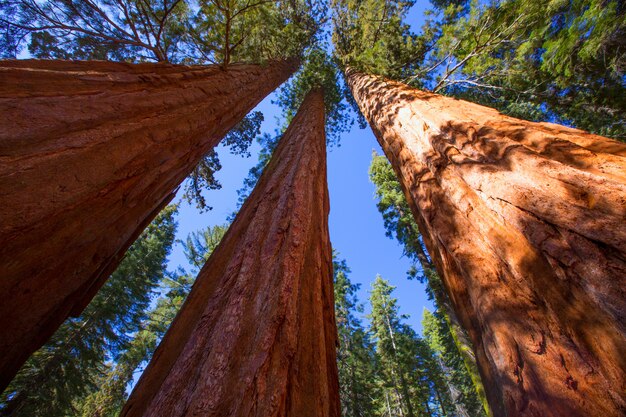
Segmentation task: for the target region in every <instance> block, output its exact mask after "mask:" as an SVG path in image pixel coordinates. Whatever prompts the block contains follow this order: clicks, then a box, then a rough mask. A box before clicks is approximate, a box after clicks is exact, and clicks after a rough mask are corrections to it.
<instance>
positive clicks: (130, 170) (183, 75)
mask: <svg viewBox="0 0 626 417" xmlns="http://www.w3.org/2000/svg"><path fill="white" fill-rule="evenodd" d="M294 69H295V62H293V61H291V62H286V61H277V62H273V63H271V64H269V65H267V66H258V65H231V66H230V67H229V68H228V69H227V70H224V69H222V68H220V67H217V66H212V67H199V66H197V67H187V66H175V65H159V64H138V65H132V64H124V63H112V62H63V61H7V62H4V63H3V64H2V72H3V76H2V79H1V81H0V108H1V111H2V114H3V117H5V118H6V120H12V121H13V122H12V123H11V124H3V125H2V127H1V128H0V129H1V130H0V138H1V140H0V154H1V155H2V165H0V194H1V195H2V200H3V204H2V206H1V208H0V223H1V224H2V226H1V228H0V242H2V245H1V247H0V264H2V268H3V279H2V281H1V282H0V294H1V295H2V297H3V298H4V299H5V302H3V303H2V305H1V307H0V317H1V319H0V329H1V335H2V336H1V337H0V353H1V354H0V358H1V359H0V375H1V377H0V386H5V385H6V383H8V381H9V380H10V379H11V377H12V376H13V375H14V373H15V371H16V370H17V369H18V368H19V366H20V364H21V363H22V362H23V361H24V360H25V359H26V358H27V357H28V355H29V354H30V353H31V352H32V351H34V350H35V349H36V348H38V347H39V346H40V345H41V344H42V343H43V342H44V341H45V340H46V339H47V338H48V337H49V336H50V334H51V333H52V332H53V331H54V330H55V329H56V328H57V327H58V325H59V324H60V323H61V322H62V321H63V320H64V319H65V318H66V317H67V316H68V315H69V314H79V313H80V312H81V311H82V309H83V308H84V306H85V305H86V304H87V303H88V302H89V300H90V299H91V298H92V297H93V296H94V294H95V293H96V292H97V291H98V289H99V288H100V286H101V285H102V283H103V282H104V280H105V279H106V278H107V277H108V276H109V274H110V273H111V272H112V271H113V270H114V269H115V267H116V266H117V264H118V263H119V260H120V259H121V257H122V256H123V254H124V252H125V251H126V249H127V248H128V246H129V245H130V244H131V243H132V242H133V241H134V240H135V238H136V237H137V235H138V234H139V233H140V232H141V231H142V230H143V228H144V227H145V226H146V225H147V224H148V223H149V222H150V221H151V220H152V218H153V217H154V216H155V215H156V214H157V213H158V212H159V210H160V209H161V208H163V206H164V205H165V204H167V202H168V201H169V200H170V199H171V198H172V197H173V193H174V191H175V189H176V187H177V186H178V185H179V184H180V183H181V182H182V181H183V179H184V178H185V177H186V176H187V175H189V173H190V172H191V171H192V170H193V168H194V167H195V165H196V164H197V163H198V161H200V159H201V158H202V157H203V156H204V155H205V154H206V153H207V152H208V151H209V150H211V149H212V148H213V147H214V146H215V145H216V144H217V143H218V141H219V140H220V139H221V138H222V137H223V136H224V135H225V134H226V132H228V130H229V129H230V128H232V127H233V126H234V125H235V124H236V123H237V122H239V120H241V119H242V118H243V117H244V116H245V115H246V113H248V112H249V111H250V109H251V108H252V107H254V106H255V105H256V104H257V103H258V102H259V101H260V100H261V99H262V98H263V97H265V95H267V94H268V93H269V92H270V91H272V90H273V89H274V88H276V87H277V86H278V85H279V84H280V83H281V82H283V81H284V80H285V79H286V78H287V77H288V76H289V75H290V74H291V72H293V71H294Z"/></svg>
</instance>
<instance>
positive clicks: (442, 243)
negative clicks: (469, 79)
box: [347, 70, 626, 416]
mask: <svg viewBox="0 0 626 417" xmlns="http://www.w3.org/2000/svg"><path fill="white" fill-rule="evenodd" d="M347 78H348V83H349V85H350V87H351V90H352V93H353V95H354V98H355V100H356V101H357V103H358V104H359V106H360V108H361V111H362V112H363V114H364V115H365V117H366V118H367V119H368V121H369V123H370V125H371V126H372V128H373V130H374V133H375V134H376V136H377V138H378V140H379V142H380V144H381V146H382V147H383V149H384V151H385V154H386V156H387V157H388V158H389V160H390V161H391V163H392V165H393V167H394V170H395V171H396V174H397V175H398V178H399V179H400V181H401V183H402V186H403V190H404V191H405V195H406V196H407V200H408V201H409V204H410V206H411V209H412V212H413V215H414V217H415V220H416V222H417V224H418V226H419V230H420V232H421V233H422V236H423V238H424V242H425V244H426V247H427V248H428V251H429V253H430V254H431V256H432V259H433V262H434V263H435V265H436V267H437V270H438V271H439V272H440V275H441V277H442V280H443V282H444V285H445V287H446V290H447V292H448V294H449V295H450V298H451V300H452V302H453V305H454V307H455V311H456V312H457V314H458V316H459V318H460V320H461V322H462V323H463V325H464V327H465V328H466V329H467V330H468V332H469V334H470V337H471V339H472V341H473V342H474V346H475V349H476V357H477V360H478V364H479V367H480V371H481V375H482V377H483V382H484V384H485V388H486V391H487V396H488V399H489V402H490V405H491V408H492V411H493V412H494V414H495V415H496V416H504V415H507V416H525V415H537V414H539V415H543V416H557V415H571V416H579V415H580V416H582V415H607V416H617V415H619V414H621V412H622V411H623V409H624V407H625V406H626V399H625V398H624V396H623V391H622V389H621V387H624V384H625V383H626V382H625V380H624V375H626V372H624V371H625V370H626V363H625V359H624V358H626V352H625V348H624V347H625V346H626V343H625V340H624V339H625V338H624V335H625V329H624V325H623V323H624V322H625V320H624V316H623V314H624V311H626V306H625V305H624V297H621V296H620V294H622V293H623V290H624V289H623V282H624V280H623V278H624V277H625V276H626V263H625V262H624V259H625V258H626V248H625V247H624V242H625V241H626V230H625V229H624V227H623V219H624V218H625V216H626V204H625V201H626V184H625V183H626V176H625V174H624V173H625V172H626V158H625V157H626V146H624V145H623V144H621V143H619V142H616V141H613V140H610V139H607V138H603V137H600V136H595V135H591V134H588V133H586V132H583V131H580V130H575V129H570V128H566V127H563V126H559V125H554V124H549V123H532V122H526V121H523V120H519V119H514V118H511V117H507V116H503V115H502V114H500V113H498V112H497V111H494V110H492V109H490V108H487V107H483V106H480V105H476V104H472V103H468V102H465V101H462V100H455V99H452V98H447V97H443V96H439V95H436V94H430V93H425V92H422V91H419V90H416V89H412V88H410V87H408V86H406V85H404V84H401V83H398V82H393V81H389V80H383V79H381V78H377V77H374V76H370V75H366V74H363V73H359V72H356V71H350V70H348V71H347ZM520 312H524V314H520Z"/></svg>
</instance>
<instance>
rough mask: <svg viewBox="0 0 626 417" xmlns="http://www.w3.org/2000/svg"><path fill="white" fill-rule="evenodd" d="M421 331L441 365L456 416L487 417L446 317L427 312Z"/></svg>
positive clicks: (425, 312) (442, 376)
mask: <svg viewBox="0 0 626 417" xmlns="http://www.w3.org/2000/svg"><path fill="white" fill-rule="evenodd" d="M422 328H423V329H424V339H425V341H426V342H427V343H428V346H429V347H430V349H431V350H432V352H433V353H434V356H435V361H437V363H438V364H439V365H440V369H441V371H442V372H441V373H440V377H441V378H442V379H443V380H444V383H445V386H446V388H447V390H448V393H449V398H450V401H451V403H452V407H453V410H454V411H455V413H454V414H456V415H457V416H458V417H479V416H484V415H485V413H484V411H483V407H482V404H481V401H480V400H479V398H478V396H477V395H476V388H475V386H474V383H473V381H472V379H471V378H470V375H469V374H468V372H467V370H466V367H465V363H464V360H463V357H462V356H461V355H460V354H459V350H458V348H457V343H456V341H455V340H454V338H453V337H452V333H451V332H450V330H449V329H450V327H449V324H448V321H447V320H446V319H445V318H444V316H443V314H441V313H439V312H435V313H431V312H430V311H428V310H427V309H424V315H423V317H422ZM449 411H452V409H451V410H449Z"/></svg>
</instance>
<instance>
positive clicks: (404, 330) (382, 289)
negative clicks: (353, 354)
mask: <svg viewBox="0 0 626 417" xmlns="http://www.w3.org/2000/svg"><path fill="white" fill-rule="evenodd" d="M393 289H394V287H392V286H391V285H390V284H389V282H387V281H386V280H384V279H382V278H381V277H380V276H377V277H376V280H375V281H374V283H373V284H372V291H371V295H370V304H371V313H370V314H369V319H370V322H371V323H370V329H371V332H372V335H373V337H374V339H375V341H376V351H377V353H378V355H379V357H380V366H379V373H380V378H381V383H382V385H383V390H384V392H385V393H384V403H383V404H382V405H381V409H382V410H384V409H390V410H394V411H392V412H389V415H396V414H397V415H402V416H407V417H416V416H421V415H425V414H426V415H432V413H431V409H430V405H429V403H430V388H429V386H428V378H427V376H426V369H425V366H424V365H425V359H426V360H427V358H425V357H424V356H423V355H422V354H423V352H420V350H421V349H420V344H421V341H420V340H418V336H417V334H416V333H415V332H414V331H413V329H411V328H410V327H409V326H408V325H407V324H405V323H402V318H403V317H402V316H400V313H399V312H398V306H397V300H396V299H395V298H393V297H392V296H391V293H392V291H393Z"/></svg>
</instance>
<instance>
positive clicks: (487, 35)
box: [420, 0, 626, 140]
mask: <svg viewBox="0 0 626 417" xmlns="http://www.w3.org/2000/svg"><path fill="white" fill-rule="evenodd" d="M438 6H439V7H438V8H436V9H435V11H436V13H435V16H436V18H433V19H432V20H431V22H430V29H429V30H430V31H431V32H433V33H435V34H436V38H437V40H436V42H435V44H434V48H433V50H432V53H431V54H430V56H429V63H428V64H427V65H425V66H424V67H429V68H428V70H425V71H424V73H423V74H420V76H424V77H425V78H427V79H430V80H431V81H432V84H429V87H430V88H431V89H433V90H434V91H436V92H441V93H445V94H449V95H454V96H456V97H460V98H465V99H469V100H471V101H475V102H478V103H480V104H484V105H487V106H490V107H496V108H498V109H500V110H501V111H503V112H504V113H507V114H510V115H513V116H515V117H520V118H524V119H527V120H537V121H545V120H547V121H555V122H557V123H563V124H571V125H574V126H576V127H579V128H581V129H585V130H588V131H591V132H593V133H598V134H601V135H604V136H609V137H615V138H618V139H622V140H624V139H626V122H625V120H626V95H625V94H624V93H625V92H626V79H625V78H624V71H625V69H626V51H625V50H624V35H625V34H626V8H625V7H624V4H623V2H620V1H617V0H610V1H601V0H573V1H563V0H550V1H541V0H499V1H493V2H488V3H485V2H479V1H477V0H473V1H462V2H438ZM426 73H428V74H426Z"/></svg>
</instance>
